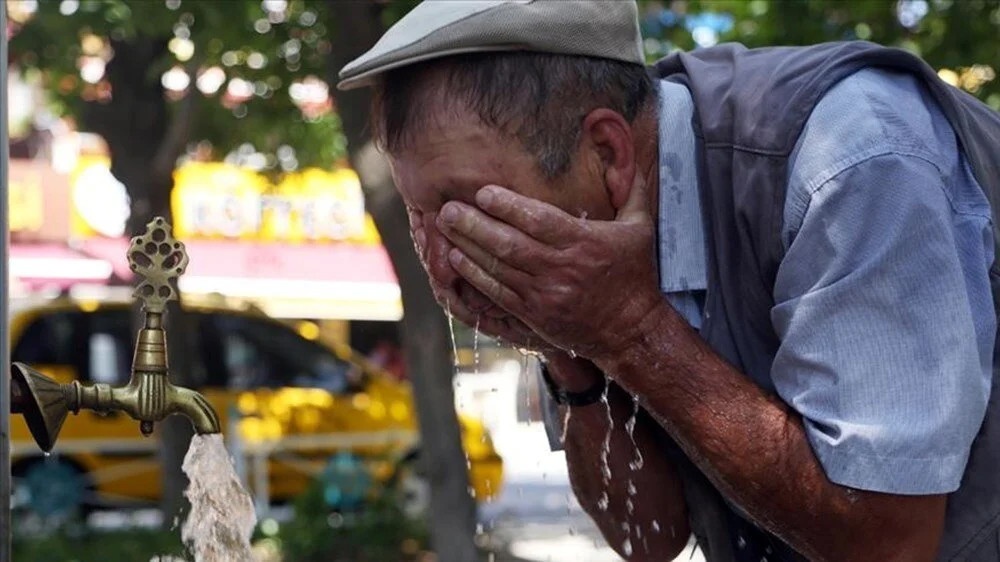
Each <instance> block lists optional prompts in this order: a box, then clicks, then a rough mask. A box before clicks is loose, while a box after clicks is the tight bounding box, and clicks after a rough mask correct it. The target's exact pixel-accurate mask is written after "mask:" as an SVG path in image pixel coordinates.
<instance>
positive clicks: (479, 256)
mask: <svg viewBox="0 0 1000 562" xmlns="http://www.w3.org/2000/svg"><path fill="white" fill-rule="evenodd" d="M448 239H449V240H451V242H452V243H453V244H455V246H456V247H457V248H458V249H460V250H462V252H464V253H465V255H467V256H468V257H469V258H470V259H472V261H474V262H476V264H477V265H479V267H481V268H482V269H483V270H485V271H486V272H487V273H489V274H490V275H491V276H492V277H494V278H496V279H497V280H498V281H500V282H501V283H503V284H504V285H508V286H521V285H523V284H524V283H525V282H526V281H527V278H528V274H527V273H525V272H523V271H521V270H520V269H517V268H515V267H513V266H511V265H509V264H508V263H506V262H505V261H503V260H501V259H500V258H499V257H497V256H495V255H492V254H490V253H489V252H487V251H486V250H484V249H483V248H481V247H480V246H479V245H478V244H476V243H475V242H473V241H472V240H469V239H468V238H466V237H465V236H462V235H461V234H458V233H452V234H449V235H448Z"/></svg>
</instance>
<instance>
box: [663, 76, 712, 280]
mask: <svg viewBox="0 0 1000 562" xmlns="http://www.w3.org/2000/svg"><path fill="white" fill-rule="evenodd" d="M659 103H660V107H659V149H660V154H659V158H660V194H659V195H660V197H659V206H660V210H659V214H660V216H659V225H658V235H659V242H658V245H659V261H660V289H661V290H662V291H663V292H664V293H674V292H683V291H698V290H706V289H707V288H708V281H707V271H706V259H705V232H704V228H703V227H702V217H701V202H700V200H699V196H698V195H699V194H698V172H697V169H696V162H697V145H696V144H695V137H694V127H693V125H692V118H693V116H694V101H693V100H692V99H691V93H690V92H688V90H687V88H686V87H684V86H682V85H680V84H676V83H673V82H668V81H665V80H660V81H659Z"/></svg>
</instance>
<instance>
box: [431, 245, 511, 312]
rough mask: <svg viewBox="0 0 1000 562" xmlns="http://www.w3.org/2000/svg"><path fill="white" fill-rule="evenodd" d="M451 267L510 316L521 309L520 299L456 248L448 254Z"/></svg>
mask: <svg viewBox="0 0 1000 562" xmlns="http://www.w3.org/2000/svg"><path fill="white" fill-rule="evenodd" d="M448 261H449V262H450V263H451V267H453V268H454V269H455V271H457V272H458V274H459V275H461V276H462V277H464V278H465V280H466V281H468V282H469V283H470V284H471V285H472V286H473V287H475V288H476V289H478V290H479V291H480V292H482V293H483V294H484V295H486V296H487V297H489V298H490V300H492V301H493V302H495V303H496V304H497V305H499V306H500V307H501V308H503V309H505V310H506V311H507V312H510V313H511V314H517V311H519V310H520V309H521V302H522V301H521V297H520V296H519V295H518V294H517V293H515V292H514V291H513V290H511V289H510V288H508V287H507V286H505V285H504V284H503V283H501V282H500V281H498V280H497V279H496V278H495V277H493V276H492V275H490V274H489V273H488V272H487V271H486V270H485V269H483V268H482V267H480V266H479V264H477V263H476V262H474V261H472V259H471V258H469V256H467V255H465V253H463V252H462V251H461V250H459V249H458V248H454V249H452V250H451V251H450V252H448Z"/></svg>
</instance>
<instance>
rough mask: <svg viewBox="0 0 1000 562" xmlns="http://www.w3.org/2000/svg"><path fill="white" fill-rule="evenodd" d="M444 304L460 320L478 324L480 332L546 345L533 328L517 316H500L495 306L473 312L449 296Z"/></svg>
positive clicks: (527, 344)
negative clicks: (484, 310) (534, 334)
mask: <svg viewBox="0 0 1000 562" xmlns="http://www.w3.org/2000/svg"><path fill="white" fill-rule="evenodd" d="M444 305H445V309H446V310H447V311H448V313H449V314H451V315H452V317H454V318H455V319H457V320H458V321H459V322H461V323H463V324H465V325H466V326H469V327H470V328H473V327H476V326H478V327H479V331H480V332H482V333H484V334H487V335H489V336H492V337H495V338H500V339H502V340H504V341H506V342H508V343H510V344H514V345H519V346H524V347H531V346H542V345H546V344H545V342H543V341H537V340H538V338H537V337H533V336H532V332H531V329H530V328H528V327H527V326H525V325H524V323H522V322H521V321H520V320H518V319H517V318H514V317H513V316H509V315H503V316H502V317H498V316H497V315H496V313H495V312H494V311H495V310H497V309H495V308H494V309H490V310H487V311H486V312H483V313H479V312H472V311H471V310H470V309H469V307H468V306H466V304H465V303H464V302H462V300H461V299H458V298H449V299H448V301H447V302H446V303H444Z"/></svg>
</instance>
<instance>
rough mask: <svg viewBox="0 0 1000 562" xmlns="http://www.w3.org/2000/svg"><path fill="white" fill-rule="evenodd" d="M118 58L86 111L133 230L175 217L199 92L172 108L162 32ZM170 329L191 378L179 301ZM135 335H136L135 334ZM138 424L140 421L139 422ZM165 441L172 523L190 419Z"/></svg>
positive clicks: (165, 490) (120, 48)
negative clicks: (125, 198)
mask: <svg viewBox="0 0 1000 562" xmlns="http://www.w3.org/2000/svg"><path fill="white" fill-rule="evenodd" d="M112 46H113V47H114V53H115V55H114V58H112V59H111V61H109V63H108V65H107V68H106V71H107V76H108V79H109V81H110V82H111V87H112V93H113V96H114V102H113V103H106V104H105V103H99V102H92V103H90V104H89V105H88V106H87V109H86V111H85V113H84V115H83V125H84V127H85V128H86V129H88V130H91V131H94V132H96V133H97V134H99V135H101V137H102V138H104V140H105V142H107V144H108V149H109V152H110V154H111V173H112V175H114V176H115V178H116V179H118V181H120V182H122V183H123V184H124V185H125V188H126V190H127V192H128V194H129V198H130V199H131V215H130V216H129V219H128V222H127V223H126V227H125V231H126V233H127V235H128V236H130V237H131V236H138V235H141V234H142V233H143V232H144V231H145V228H146V224H147V223H149V221H150V220H151V219H152V218H153V217H156V216H162V217H163V218H165V219H166V220H167V221H171V220H172V216H171V210H170V192H171V190H172V189H173V185H174V181H173V171H174V163H175V162H176V160H177V157H178V156H179V152H180V150H181V149H182V147H183V141H184V139H185V136H186V134H187V133H188V131H189V120H190V118H191V115H190V113H191V111H192V109H193V107H192V104H191V103H190V101H191V100H193V98H191V96H190V95H189V99H188V100H185V101H184V102H181V103H180V104H178V105H179V109H178V110H177V111H175V112H174V114H173V115H171V114H170V112H169V110H168V107H167V101H166V98H165V97H164V91H163V86H162V85H161V84H160V81H159V80H158V79H157V78H156V77H150V76H149V68H150V67H153V66H154V65H155V63H156V61H157V59H159V58H160V57H162V56H163V55H164V54H165V52H166V46H167V41H166V40H165V39H162V38H150V37H143V36H139V37H135V38H132V39H130V40H129V41H128V42H121V41H112ZM140 309H141V304H140V303H138V302H136V303H135V306H134V307H133V314H132V317H133V322H132V323H133V334H135V333H138V331H139V329H140V328H141V327H142V315H141V313H140ZM168 310H169V312H168V315H167V322H166V324H165V328H166V330H167V340H168V353H169V363H170V379H171V382H173V383H174V384H177V385H180V386H190V382H191V381H190V380H189V373H190V372H191V370H190V363H189V361H190V354H189V353H185V351H186V350H187V348H188V345H187V343H188V341H187V338H186V337H185V336H186V331H185V330H184V328H183V327H184V323H185V322H184V317H183V315H182V314H181V311H180V307H179V306H175V305H173V304H172V305H171V306H170V308H169V309H168ZM133 343H134V342H133ZM136 431H138V427H136ZM157 434H158V436H159V439H160V442H161V446H160V448H159V450H160V456H161V466H162V471H161V474H162V480H161V490H162V497H161V511H162V513H163V523H164V526H166V527H167V528H170V527H171V526H172V525H173V524H174V519H175V517H176V516H177V514H178V513H179V512H180V511H181V509H182V508H183V507H184V505H185V501H184V497H183V492H184V489H185V488H186V487H187V478H186V477H185V475H184V473H183V471H182V470H181V463H182V461H183V459H184V455H185V453H186V452H187V447H188V443H189V442H190V440H191V435H192V434H193V430H192V427H191V423H190V422H189V421H187V420H184V419H182V418H179V417H178V416H171V417H170V418H168V419H167V420H164V421H163V422H161V423H160V424H159V430H158V432H157Z"/></svg>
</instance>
